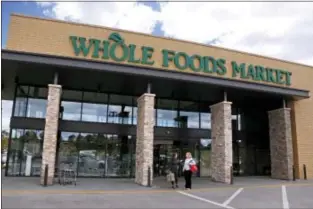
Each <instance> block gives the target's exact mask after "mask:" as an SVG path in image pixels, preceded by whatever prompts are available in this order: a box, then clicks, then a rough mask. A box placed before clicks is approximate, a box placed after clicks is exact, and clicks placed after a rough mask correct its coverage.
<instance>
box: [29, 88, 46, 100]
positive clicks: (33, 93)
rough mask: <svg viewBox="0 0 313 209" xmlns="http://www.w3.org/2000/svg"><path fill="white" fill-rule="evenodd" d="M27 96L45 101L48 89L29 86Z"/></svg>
mask: <svg viewBox="0 0 313 209" xmlns="http://www.w3.org/2000/svg"><path fill="white" fill-rule="evenodd" d="M28 96H29V97H33V98H42V99H47V98H48V88H39V87H33V86H30V87H29V93H28Z"/></svg>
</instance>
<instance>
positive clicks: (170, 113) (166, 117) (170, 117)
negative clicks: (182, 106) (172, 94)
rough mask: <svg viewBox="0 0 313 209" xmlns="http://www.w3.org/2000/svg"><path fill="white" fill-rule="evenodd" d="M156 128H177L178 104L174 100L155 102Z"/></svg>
mask: <svg viewBox="0 0 313 209" xmlns="http://www.w3.org/2000/svg"><path fill="white" fill-rule="evenodd" d="M157 108H158V109H157V126H162V127H178V121H177V114H178V111H177V109H178V102H177V101H175V100H167V99H158V100H157Z"/></svg>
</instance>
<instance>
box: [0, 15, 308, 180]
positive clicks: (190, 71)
mask: <svg viewBox="0 0 313 209" xmlns="http://www.w3.org/2000/svg"><path fill="white" fill-rule="evenodd" d="M2 55H3V56H2V70H3V76H2V77H3V78H2V79H3V80H2V83H3V86H2V94H3V98H4V99H11V100H13V101H14V105H13V111H12V118H11V131H10V142H9V150H8V157H7V165H6V175H8V176H41V181H42V180H43V168H44V166H45V165H48V166H49V173H48V176H49V181H48V182H49V184H52V183H53V178H54V176H55V175H57V173H58V169H59V168H60V166H61V164H65V163H66V164H70V165H71V166H72V168H73V169H74V170H75V171H76V173H77V175H78V176H80V177H100V178H107V177H134V178H135V181H136V182H137V183H138V184H141V185H146V184H147V180H148V177H147V175H148V172H147V171H148V168H151V169H152V172H151V179H153V177H154V176H158V175H164V174H165V172H166V169H167V166H168V163H169V160H170V157H171V155H172V153H173V152H177V153H178V154H179V156H180V158H183V156H184V153H185V152H187V151H191V152H192V154H193V156H194V157H195V158H196V160H197V162H198V164H199V168H200V170H199V172H198V173H197V175H198V176H210V177H212V179H213V180H215V181H220V182H225V183H227V182H229V181H230V169H231V167H233V169H234V173H235V174H236V175H271V176H272V177H273V178H278V179H291V178H292V166H295V168H296V176H297V177H298V178H300V177H301V176H303V171H302V169H301V168H302V165H303V164H306V165H307V168H308V169H307V172H308V173H307V174H308V177H313V169H312V168H311V167H312V166H311V167H310V165H313V154H312V153H313V152H312V149H313V100H312V97H311V94H310V92H311V91H312V90H313V82H312V79H313V68H312V67H309V66H304V65H299V64H294V63H290V62H285V61H280V60H275V59H271V58H266V57H261V56H256V55H251V54H246V53H241V52H236V51H231V50H227V49H222V48H216V47H210V46H204V45H200V44H195V43H190V42H183V41H177V40H172V39H165V38H157V37H152V36H148V35H144V34H137V33H132V32H128V31H121V30H115V29H110V28H101V27H97V26H90V25H81V24H74V23H68V22H62V21H55V20H48V19H39V18H34V17H26V16H22V15H12V16H11V23H10V27H9V34H8V40H7V46H6V49H4V50H2ZM273 150H274V152H273Z"/></svg>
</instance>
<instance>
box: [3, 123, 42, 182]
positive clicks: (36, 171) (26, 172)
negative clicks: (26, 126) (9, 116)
mask: <svg viewBox="0 0 313 209" xmlns="http://www.w3.org/2000/svg"><path fill="white" fill-rule="evenodd" d="M43 136H44V134H43V131H42V130H23V129H12V135H11V146H10V150H9V153H10V156H9V164H8V174H9V175H23V176H39V175H40V168H41V160H42V149H43Z"/></svg>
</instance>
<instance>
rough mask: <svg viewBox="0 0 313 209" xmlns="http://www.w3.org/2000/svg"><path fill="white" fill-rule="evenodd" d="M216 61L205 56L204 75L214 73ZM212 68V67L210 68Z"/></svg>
mask: <svg viewBox="0 0 313 209" xmlns="http://www.w3.org/2000/svg"><path fill="white" fill-rule="evenodd" d="M216 65H217V63H216V60H215V59H214V58H213V57H208V56H205V57H203V67H204V68H203V72H204V73H213V72H214V69H215V68H216ZM210 66H211V67H210Z"/></svg>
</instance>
